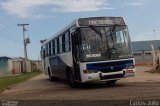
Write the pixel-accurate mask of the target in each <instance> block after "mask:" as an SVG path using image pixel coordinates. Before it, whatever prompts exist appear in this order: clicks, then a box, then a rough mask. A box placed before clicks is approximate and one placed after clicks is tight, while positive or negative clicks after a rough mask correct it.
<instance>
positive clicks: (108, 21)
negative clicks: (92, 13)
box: [79, 17, 125, 26]
mask: <svg viewBox="0 0 160 106" xmlns="http://www.w3.org/2000/svg"><path fill="white" fill-rule="evenodd" d="M115 24H117V25H125V22H124V20H123V18H122V17H91V18H82V19H79V26H89V25H93V26H96V25H97V26H98V25H115Z"/></svg>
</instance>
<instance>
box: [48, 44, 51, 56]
mask: <svg viewBox="0 0 160 106" xmlns="http://www.w3.org/2000/svg"><path fill="white" fill-rule="evenodd" d="M48 56H51V42H49V43H48Z"/></svg>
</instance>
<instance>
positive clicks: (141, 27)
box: [0, 0, 160, 60]
mask: <svg viewBox="0 0 160 106" xmlns="http://www.w3.org/2000/svg"><path fill="white" fill-rule="evenodd" d="M159 4H160V0H0V56H9V57H24V52H23V36H22V27H20V26H17V24H29V26H26V29H27V33H26V35H27V36H29V38H30V40H31V43H30V44H28V45H27V50H28V58H29V59H33V60H37V59H38V58H40V47H41V44H40V40H42V39H45V38H50V37H51V36H54V34H55V33H56V32H58V31H59V30H61V29H62V28H64V27H65V26H67V25H68V24H69V23H70V22H72V21H73V20H74V19H77V18H81V17H92V16H122V17H124V19H125V20H126V24H127V25H128V28H129V33H130V36H131V40H132V41H143V40H155V39H156V40H160V14H159V12H158V11H159V10H160V6H159ZM153 30H155V33H154V31H153Z"/></svg>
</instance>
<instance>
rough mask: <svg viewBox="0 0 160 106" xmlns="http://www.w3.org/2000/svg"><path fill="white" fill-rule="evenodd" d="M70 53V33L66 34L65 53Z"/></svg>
mask: <svg viewBox="0 0 160 106" xmlns="http://www.w3.org/2000/svg"><path fill="white" fill-rule="evenodd" d="M69 51H70V36H69V31H68V32H66V33H65V52H69Z"/></svg>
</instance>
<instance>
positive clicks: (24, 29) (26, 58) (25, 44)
mask: <svg viewBox="0 0 160 106" xmlns="http://www.w3.org/2000/svg"><path fill="white" fill-rule="evenodd" d="M27 25H29V24H18V26H22V28H23V44H24V58H25V60H24V69H25V70H24V72H27V66H26V63H27V60H28V57H27V44H28V43H30V42H27V39H26V38H25V34H26V33H25V32H26V31H27V30H26V28H25V26H27Z"/></svg>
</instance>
